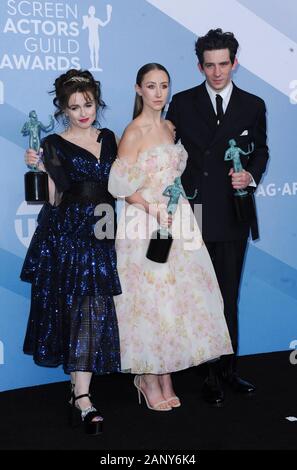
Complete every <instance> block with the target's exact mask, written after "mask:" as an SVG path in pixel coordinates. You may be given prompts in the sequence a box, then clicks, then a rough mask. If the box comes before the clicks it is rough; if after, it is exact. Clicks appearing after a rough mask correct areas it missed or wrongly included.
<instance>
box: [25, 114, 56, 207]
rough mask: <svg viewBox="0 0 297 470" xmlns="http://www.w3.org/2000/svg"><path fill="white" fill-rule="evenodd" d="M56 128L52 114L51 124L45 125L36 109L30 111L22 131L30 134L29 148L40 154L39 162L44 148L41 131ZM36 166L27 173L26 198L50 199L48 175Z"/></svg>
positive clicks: (32, 199)
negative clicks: (41, 147)
mask: <svg viewBox="0 0 297 470" xmlns="http://www.w3.org/2000/svg"><path fill="white" fill-rule="evenodd" d="M53 128H54V119H53V117H52V116H50V124H49V125H48V126H47V127H46V126H44V125H43V124H42V123H41V122H40V121H39V120H38V117H37V114H36V111H34V110H33V111H30V113H29V120H28V121H27V122H25V124H24V125H23V127H22V130H21V133H22V135H24V136H27V135H28V136H29V148H31V149H33V150H35V151H36V152H37V153H38V155H39V160H38V162H37V166H38V163H39V162H41V161H42V149H40V133H41V131H44V132H50V131H52V130H53ZM37 166H36V167H31V170H30V171H28V172H27V173H26V174H25V200H26V201H27V202H38V203H40V202H47V201H48V176H47V173H45V172H44V171H38V169H37Z"/></svg>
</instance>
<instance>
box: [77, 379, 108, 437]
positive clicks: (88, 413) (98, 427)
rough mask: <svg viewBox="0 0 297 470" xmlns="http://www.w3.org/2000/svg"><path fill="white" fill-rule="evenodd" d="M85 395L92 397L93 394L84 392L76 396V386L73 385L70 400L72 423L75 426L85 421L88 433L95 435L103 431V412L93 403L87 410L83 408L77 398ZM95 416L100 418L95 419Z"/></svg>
mask: <svg viewBox="0 0 297 470" xmlns="http://www.w3.org/2000/svg"><path fill="white" fill-rule="evenodd" d="M72 385H73V384H72ZM84 397H87V398H90V399H91V395H90V394H89V393H83V394H82V395H78V396H77V397H76V396H75V394H74V387H73V386H72V392H71V401H70V405H71V410H70V425H71V427H73V428H74V427H77V426H79V425H80V424H82V423H83V425H84V428H85V432H86V434H90V435H93V436H95V435H97V434H100V433H101V432H102V431H103V417H102V416H101V413H100V412H99V411H98V410H97V409H96V408H95V407H94V406H93V404H92V405H91V406H89V407H88V408H86V409H85V410H82V409H81V408H80V407H79V406H78V404H76V403H75V402H76V401H77V400H79V399H80V398H84ZM94 418H99V419H98V420H97V421H93V420H94Z"/></svg>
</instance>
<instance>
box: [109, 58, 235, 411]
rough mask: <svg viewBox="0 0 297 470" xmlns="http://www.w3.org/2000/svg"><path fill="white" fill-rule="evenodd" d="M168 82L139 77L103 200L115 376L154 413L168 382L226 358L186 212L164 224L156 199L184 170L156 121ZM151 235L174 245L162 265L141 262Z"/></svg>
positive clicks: (168, 130) (170, 402)
mask: <svg viewBox="0 0 297 470" xmlns="http://www.w3.org/2000/svg"><path fill="white" fill-rule="evenodd" d="M169 81H170V78H169V74H168V72H167V70H166V69H165V68H164V67H163V66H162V65H160V64H146V65H144V66H143V67H142V68H141V69H140V70H139V71H138V75H137V80H136V100H135V108H134V119H133V121H132V122H131V123H130V124H129V125H128V127H127V128H126V130H125V132H124V134H123V137H122V139H121V142H120V145H119V149H118V158H117V160H116V161H115V163H114V164H113V166H112V169H111V173H110V177H109V191H110V192H111V194H113V195H114V196H116V197H125V207H124V209H123V210H122V213H121V217H120V221H119V225H118V230H117V240H116V248H117V257H118V272H119V275H120V280H121V285H122V292H123V293H122V295H120V296H118V297H117V298H116V299H115V302H116V310H117V316H118V323H119V330H120V345H121V364H122V370H123V371H124V372H130V373H134V374H136V376H135V379H134V384H135V386H136V388H137V390H138V394H139V399H140V397H141V394H142V395H143V396H144V398H145V401H146V404H147V406H148V407H149V408H150V409H153V410H155V411H169V410H171V409H172V408H175V407H178V406H180V404H181V402H180V399H179V398H178V397H176V394H175V392H174V390H173V385H172V381H171V376H170V373H171V372H174V371H178V370H182V369H186V368H188V367H192V366H196V365H198V364H201V363H203V362H206V361H209V360H211V359H214V358H217V357H219V356H221V355H223V354H231V353H232V352H233V351H232V346H231V342H230V338H229V334H228V329H227V325H226V322H225V318H224V313H223V301H222V297H221V293H220V290H219V286H218V283H217V279H216V276H215V272H214V269H213V266H212V263H211V260H210V257H209V255H208V252H207V249H206V247H205V245H204V243H203V240H202V238H201V233H200V230H199V227H198V225H197V222H196V220H195V217H194V215H193V212H192V210H191V207H190V204H189V202H188V200H187V199H185V198H183V197H180V198H179V201H178V206H177V210H176V212H175V214H174V215H173V216H172V215H169V214H168V213H167V210H166V205H167V202H168V198H166V197H165V196H164V195H163V191H164V189H165V188H166V187H167V186H169V185H171V184H173V182H174V180H175V178H176V177H179V176H180V175H181V174H182V172H183V171H184V169H185V166H186V161H187V152H186V151H185V149H184V147H183V146H182V145H181V144H180V143H177V144H175V143H174V127H173V125H172V123H171V122H169V121H166V120H164V119H162V117H161V115H162V111H163V108H164V106H165V104H166V101H167V97H168V90H169ZM197 190H198V191H199V188H197ZM188 196H191V195H188ZM158 226H161V227H164V228H170V230H171V232H172V235H173V239H174V240H173V243H172V247H171V251H170V254H169V257H168V260H167V262H166V263H163V264H161V263H156V262H154V261H151V260H149V259H148V258H146V252H147V248H148V244H149V241H150V237H151V234H152V232H153V231H154V230H156V228H158Z"/></svg>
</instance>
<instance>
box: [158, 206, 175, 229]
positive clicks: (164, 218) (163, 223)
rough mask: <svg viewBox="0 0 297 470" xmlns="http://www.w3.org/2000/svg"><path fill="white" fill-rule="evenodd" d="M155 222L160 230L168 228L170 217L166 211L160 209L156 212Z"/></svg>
mask: <svg viewBox="0 0 297 470" xmlns="http://www.w3.org/2000/svg"><path fill="white" fill-rule="evenodd" d="M157 221H158V223H159V225H160V227H162V228H169V227H170V226H171V225H172V215H171V214H168V212H167V210H166V209H164V208H161V209H159V210H158V215H157Z"/></svg>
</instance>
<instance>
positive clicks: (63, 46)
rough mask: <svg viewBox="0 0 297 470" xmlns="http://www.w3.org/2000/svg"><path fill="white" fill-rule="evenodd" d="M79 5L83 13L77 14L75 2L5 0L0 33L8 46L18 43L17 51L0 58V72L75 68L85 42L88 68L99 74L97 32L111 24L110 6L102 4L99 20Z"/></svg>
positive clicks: (90, 9)
mask: <svg viewBox="0 0 297 470" xmlns="http://www.w3.org/2000/svg"><path fill="white" fill-rule="evenodd" d="M82 4H84V5H83V8H84V11H82V12H81V13H80V12H79V8H78V3H75V4H69V3H67V2H65V3H62V2H44V3H42V2H29V1H27V0H7V3H6V5H7V9H6V13H7V18H6V19H4V21H3V29H2V33H3V34H5V35H6V37H7V43H8V44H11V42H10V41H9V39H11V40H12V42H13V43H14V45H17V44H19V49H20V52H19V53H9V52H7V53H5V54H3V55H2V57H1V56H0V69H10V70H36V69H39V70H62V71H63V70H67V69H69V68H76V69H79V68H81V65H80V61H81V57H80V53H81V50H80V49H81V46H83V47H84V48H85V47H86V41H88V48H89V54H88V56H89V58H90V67H89V68H90V70H92V71H102V66H101V64H100V29H101V28H102V27H104V26H106V25H107V24H108V23H109V22H110V21H111V15H112V6H111V5H109V4H108V5H106V11H105V12H104V13H103V16H105V17H104V18H99V17H98V16H97V15H96V9H95V6H93V5H91V6H89V8H88V6H87V5H85V2H80V4H79V5H80V7H81V6H82ZM81 15H82V16H81ZM84 30H87V32H88V35H87V34H86V32H85V31H84ZM18 37H21V41H19V42H17V41H15V40H14V39H17V38H18ZM16 47H17V46H16ZM14 50H15V48H14Z"/></svg>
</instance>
